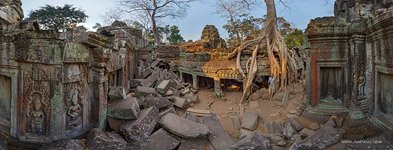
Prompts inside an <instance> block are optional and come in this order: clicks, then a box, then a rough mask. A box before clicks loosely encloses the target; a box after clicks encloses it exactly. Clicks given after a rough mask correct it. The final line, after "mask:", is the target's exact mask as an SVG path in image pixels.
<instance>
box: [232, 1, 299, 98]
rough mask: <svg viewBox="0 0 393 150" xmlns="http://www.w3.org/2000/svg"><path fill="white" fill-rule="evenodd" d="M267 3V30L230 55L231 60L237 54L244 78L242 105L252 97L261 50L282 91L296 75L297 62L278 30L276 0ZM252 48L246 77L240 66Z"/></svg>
mask: <svg viewBox="0 0 393 150" xmlns="http://www.w3.org/2000/svg"><path fill="white" fill-rule="evenodd" d="M265 3H266V7H267V20H266V22H265V24H266V25H265V28H264V29H263V30H262V33H261V35H260V37H258V38H256V39H255V40H253V41H248V42H245V43H243V44H242V45H241V46H239V47H238V48H236V49H235V51H234V52H232V53H231V54H229V55H228V57H229V58H232V57H234V56H235V55H236V53H237V60H236V61H237V67H238V69H239V72H240V73H241V74H242V76H243V77H244V79H243V85H244V91H243V96H242V99H241V102H240V103H243V102H244V101H245V100H247V99H248V98H249V96H250V95H251V92H252V89H251V87H252V84H253V80H254V78H255V76H256V74H257V72H258V67H257V66H258V65H257V64H258V62H257V55H258V51H259V50H260V49H266V50H267V56H268V58H269V65H270V74H271V75H272V76H274V77H275V79H276V83H279V86H278V87H279V88H280V90H286V86H287V85H288V83H289V82H290V81H292V80H288V76H289V77H291V76H292V75H293V74H294V71H295V68H296V64H295V62H294V61H293V59H291V56H290V55H289V53H288V48H287V46H286V44H285V40H284V38H283V37H282V36H281V34H280V31H278V28H277V14H276V6H275V3H274V0H265ZM250 47H252V48H253V53H252V56H251V58H250V61H251V65H250V66H247V69H246V70H247V75H246V74H245V73H244V71H243V70H242V69H241V66H240V55H241V53H242V51H243V50H244V49H247V48H250ZM288 61H289V62H288ZM276 87H277V86H276Z"/></svg>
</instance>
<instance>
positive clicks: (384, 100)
mask: <svg viewBox="0 0 393 150" xmlns="http://www.w3.org/2000/svg"><path fill="white" fill-rule="evenodd" d="M379 79H380V83H379V86H380V89H379V92H378V102H379V107H380V109H381V111H382V113H384V114H389V115H393V90H392V89H393V75H388V74H383V73H380V74H379Z"/></svg>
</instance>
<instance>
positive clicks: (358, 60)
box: [352, 35, 367, 105]
mask: <svg viewBox="0 0 393 150" xmlns="http://www.w3.org/2000/svg"><path fill="white" fill-rule="evenodd" d="M352 42H353V49H354V50H353V52H354V57H353V66H352V67H353V80H352V81H353V83H352V90H353V97H352V98H353V101H352V102H353V104H355V105H359V101H360V100H363V96H364V95H365V93H364V91H363V90H362V89H364V88H365V87H364V86H365V83H362V82H359V80H361V78H363V80H364V82H365V80H366V79H365V76H366V72H365V71H366V70H365V67H366V64H367V62H366V61H367V60H365V59H366V57H365V56H366V44H365V37H364V36H363V35H353V36H352Z"/></svg>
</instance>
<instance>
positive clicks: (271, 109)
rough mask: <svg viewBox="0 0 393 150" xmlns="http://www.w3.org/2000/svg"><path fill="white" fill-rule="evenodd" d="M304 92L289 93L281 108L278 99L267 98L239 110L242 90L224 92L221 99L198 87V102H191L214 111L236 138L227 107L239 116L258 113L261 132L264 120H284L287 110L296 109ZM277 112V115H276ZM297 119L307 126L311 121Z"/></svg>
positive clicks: (198, 106)
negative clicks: (288, 98)
mask: <svg viewBox="0 0 393 150" xmlns="http://www.w3.org/2000/svg"><path fill="white" fill-rule="evenodd" d="M304 95H305V94H304V93H301V94H298V95H291V96H290V100H289V102H288V105H287V107H285V108H283V107H281V106H279V105H278V104H279V103H281V102H280V101H275V100H271V101H269V100H267V99H262V98H260V99H257V100H256V101H257V102H258V103H259V107H258V108H253V109H252V108H250V105H249V103H246V104H244V105H243V107H244V111H241V110H242V109H243V108H241V106H240V105H239V102H240V98H241V96H242V92H225V97H226V99H227V100H225V101H223V100H221V99H219V98H215V97H214V96H213V91H212V90H208V89H200V90H199V91H198V96H199V98H198V99H199V102H198V103H195V104H193V106H191V107H192V108H197V109H207V110H210V111H212V112H214V113H216V114H217V115H218V116H219V118H220V121H221V124H222V126H223V128H224V129H225V131H227V133H229V134H230V135H231V136H233V137H235V138H238V137H239V134H240V133H239V131H238V130H237V129H235V128H234V127H233V125H232V121H231V118H230V117H229V115H228V112H229V109H230V108H231V107H232V108H233V110H234V111H236V112H238V114H239V116H240V117H242V116H243V114H244V112H257V113H259V117H260V119H259V123H258V129H257V130H256V131H259V132H261V133H267V129H266V127H265V124H266V122H269V121H275V122H286V120H287V114H288V111H289V110H297V108H298V107H299V106H300V105H301V103H302V101H303V98H304ZM212 101H214V103H213V104H212V105H211V106H210V109H209V108H208V107H207V105H208V104H209V103H210V102H212ZM277 114H278V115H277ZM299 121H300V123H301V124H303V125H304V126H307V124H309V123H310V122H311V121H310V120H308V119H306V118H303V117H300V116H299Z"/></svg>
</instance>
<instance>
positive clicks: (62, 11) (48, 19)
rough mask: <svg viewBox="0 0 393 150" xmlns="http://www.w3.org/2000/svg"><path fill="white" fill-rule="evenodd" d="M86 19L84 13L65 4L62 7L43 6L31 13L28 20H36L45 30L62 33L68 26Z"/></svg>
mask: <svg viewBox="0 0 393 150" xmlns="http://www.w3.org/2000/svg"><path fill="white" fill-rule="evenodd" d="M87 17H88V16H87V15H86V14H85V11H83V10H81V9H78V8H75V7H73V6H72V5H68V4H66V5H64V6H63V7H59V6H50V5H46V6H43V7H41V8H40V9H38V10H34V11H31V12H30V14H29V17H28V19H36V20H38V22H39V23H40V25H41V27H42V28H43V29H45V30H54V31H58V32H64V31H66V29H67V27H69V26H72V25H76V24H78V23H82V22H85V21H86V19H87Z"/></svg>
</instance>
